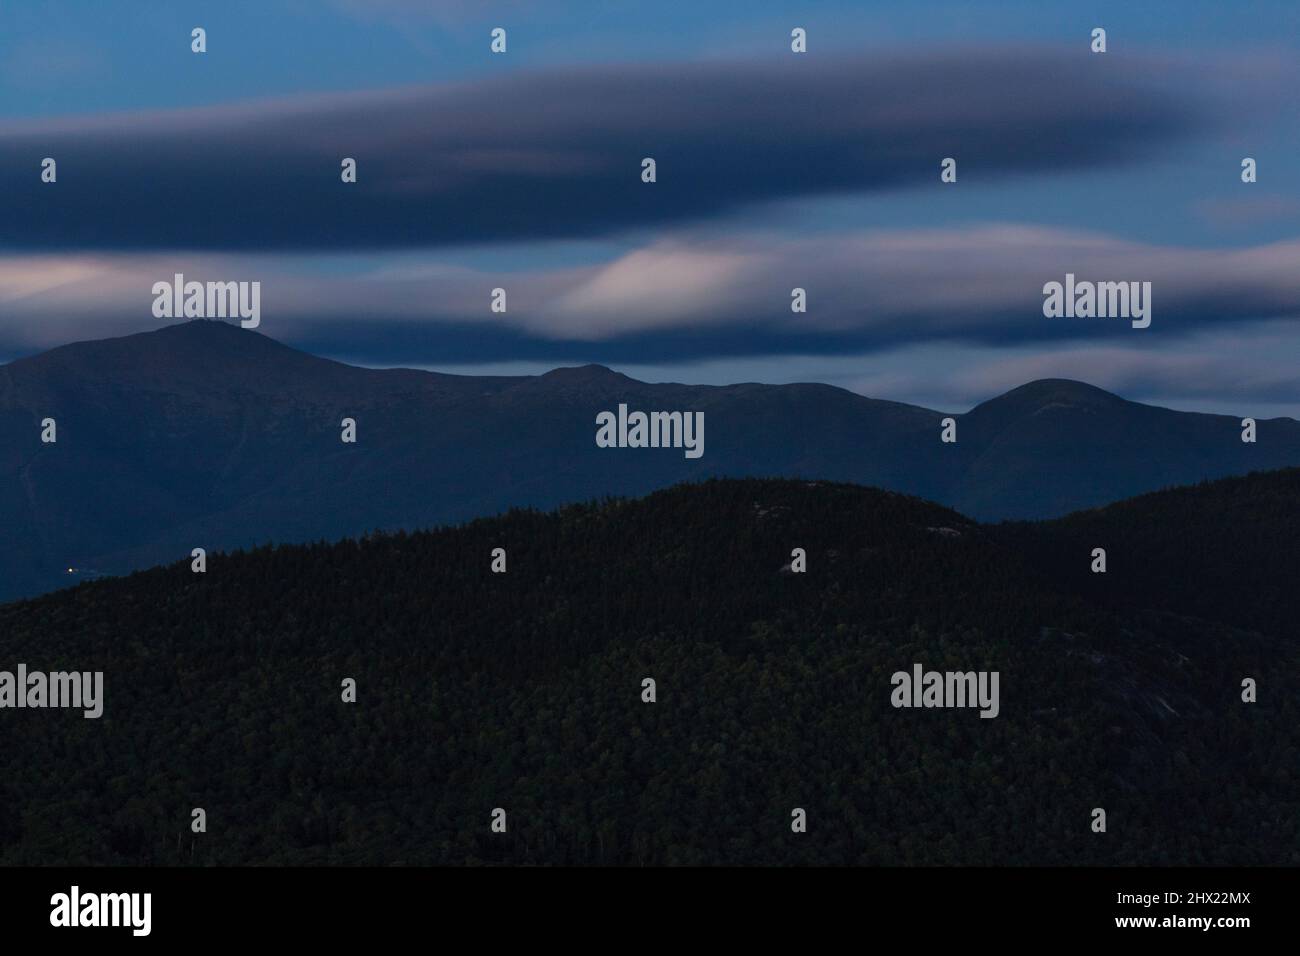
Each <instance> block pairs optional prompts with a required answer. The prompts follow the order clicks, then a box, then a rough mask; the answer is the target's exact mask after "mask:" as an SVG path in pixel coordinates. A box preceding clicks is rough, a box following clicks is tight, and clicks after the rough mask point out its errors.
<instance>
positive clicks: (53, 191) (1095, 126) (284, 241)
mask: <svg viewBox="0 0 1300 956" xmlns="http://www.w3.org/2000/svg"><path fill="white" fill-rule="evenodd" d="M1100 59H1101V58H1098V57H1093V58H1091V59H1089V56H1088V54H1086V53H1076V52H1043V51H1041V50H1040V51H1034V52H1030V51H1026V50H988V49H982V50H979V51H974V50H969V51H968V50H954V51H949V52H946V53H941V54H927V55H924V56H922V55H914V56H909V57H904V58H896V59H889V60H885V59H872V60H855V61H846V60H838V61H831V60H828V59H825V58H813V57H795V56H788V57H786V58H784V59H780V60H777V59H774V60H771V61H768V62H748V63H730V64H724V63H697V64H677V65H640V66H619V67H613V66H611V67H602V68H584V69H569V70H554V71H549V72H542V73H530V74H510V75H506V76H501V77H497V78H492V79H488V80H481V81H476V82H472V83H467V84H463V85H454V86H438V87H428V88H417V89H404V90H398V91H387V92H379V93H358V94H351V95H347V96H333V97H313V98H305V99H295V100H276V101H267V102H260V103H252V104H247V105H238V106H222V107H213V108H208V109H201V110H188V111H183V112H182V111H178V112H166V113H149V114H130V115H117V116H105V117H95V118H91V119H71V120H58V121H48V122H42V123H37V124H24V125H18V126H13V127H11V128H10V129H8V130H6V131H4V132H0V171H2V174H3V181H4V183H5V188H4V189H2V190H0V248H4V249H9V250H24V251H45V250H56V249H68V250H75V249H91V250H93V249H107V250H148V249H169V248H170V249H177V248H188V249H214V250H234V251H238V250H254V249H256V250H259V251H266V250H271V249H279V250H296V249H300V250H329V249H367V248H374V249H379V248H395V247H404V246H411V247H415V246H439V245H453V244H467V243H479V242H496V241H516V240H527V239H539V238H554V237H583V236H601V235H608V234H611V233H614V232H617V231H620V230H624V229H627V228H630V227H637V226H650V225H662V224H668V223H678V222H686V221H691V220H698V219H703V218H708V217H713V216H717V215H720V214H724V213H727V212H729V211H732V210H735V209H737V208H739V207H742V206H744V205H746V204H750V203H755V202H762V201H765V200H773V199H782V198H789V197H797V196H810V195H818V194H830V193H836V192H846V191H869V190H886V189H895V188H901V187H905V186H908V185H914V184H920V183H935V184H936V185H937V183H938V173H939V161H940V160H941V159H942V158H943V157H945V156H955V157H958V159H959V163H960V178H961V181H963V182H971V181H976V182H978V181H980V180H987V179H991V178H994V177H1001V176H1007V175H1013V174H1022V173H1031V172H1036V171H1047V170H1063V169H1070V168H1076V167H1080V166H1096V165H1100V164H1103V163H1108V162H1118V161H1125V162H1128V161H1133V160H1134V159H1136V158H1140V157H1141V156H1142V155H1144V154H1145V153H1147V152H1149V151H1151V150H1154V149H1158V148H1161V147H1166V146H1169V145H1171V144H1172V143H1174V142H1176V141H1177V140H1178V139H1179V138H1180V137H1183V136H1187V135H1191V134H1193V133H1195V132H1196V131H1197V130H1198V129H1200V128H1201V127H1202V126H1203V125H1204V124H1205V123H1206V122H1208V121H1209V120H1210V117H1209V116H1208V115H1206V114H1205V113H1203V112H1201V111H1200V110H1198V109H1197V108H1196V107H1194V106H1193V104H1192V103H1191V102H1190V98H1189V97H1184V96H1180V95H1178V94H1175V93H1173V92H1171V87H1169V86H1165V85H1162V84H1153V83H1152V82H1151V81H1150V79H1149V76H1150V72H1151V71H1149V70H1148V71H1147V72H1146V73H1142V74H1139V73H1136V72H1134V71H1133V69H1132V67H1130V66H1127V65H1126V64H1125V61H1123V60H1122V59H1118V58H1116V59H1109V58H1108V59H1107V62H1106V64H1105V65H1104V66H1103V65H1102V64H1100V63H1099V62H1098V61H1099V60H1100ZM46 156H51V157H54V158H55V159H56V160H57V161H58V183H57V184H56V185H54V186H50V185H46V184H42V183H41V182H40V181H39V169H40V162H41V160H42V158H44V157H46ZM345 156H346V157H355V158H356V159H357V160H358V163H359V170H360V175H359V182H358V183H357V184H355V185H344V184H342V183H341V182H340V179H339V171H340V167H339V164H340V161H341V159H342V158H343V157H345ZM644 156H653V157H654V158H655V159H656V160H657V162H658V173H659V181H658V182H657V183H655V184H654V185H645V184H643V183H642V182H641V180H640V162H641V159H642V157H644Z"/></svg>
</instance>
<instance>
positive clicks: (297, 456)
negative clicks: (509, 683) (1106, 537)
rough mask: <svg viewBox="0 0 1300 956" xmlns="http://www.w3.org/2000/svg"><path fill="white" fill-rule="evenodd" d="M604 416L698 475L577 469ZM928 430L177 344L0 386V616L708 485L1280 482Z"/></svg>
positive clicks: (1005, 423)
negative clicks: (315, 551) (392, 533)
mask: <svg viewBox="0 0 1300 956" xmlns="http://www.w3.org/2000/svg"><path fill="white" fill-rule="evenodd" d="M619 404H626V405H627V406H628V407H629V408H630V409H633V410H642V411H646V412H650V411H660V410H664V411H683V412H687V411H699V412H703V413H704V418H705V421H706V433H705V439H706V442H705V453H704V454H703V456H702V457H700V458H698V459H689V458H686V457H685V456H684V455H683V453H682V451H681V450H680V449H651V448H627V449H612V448H599V447H597V445H596V442H595V434H596V416H597V414H598V413H599V412H601V411H613V410H616V409H617V408H618V406H619ZM345 417H348V418H352V419H354V420H355V422H356V433H357V441H356V442H355V443H352V444H348V443H344V442H342V441H341V440H340V434H341V421H342V419H343V418H345ZM47 418H51V419H54V421H55V424H56V429H57V432H56V438H57V440H56V441H55V442H53V443H43V442H42V441H41V433H42V425H41V423H42V421H43V420H45V419H47ZM944 418H945V414H944V413H942V412H939V411H934V410H931V409H927V408H921V407H917V406H913V405H906V404H900V403H897V402H890V401H882V400H877V399H871V398H866V397H863V396H861V395H857V394H855V393H852V392H849V391H846V390H843V389H839V388H834V387H831V386H827V385H818V384H795V385H761V384H737V385H729V386H690V385H679V384H649V383H645V382H639V381H636V380H634V379H631V378H629V377H627V376H625V375H621V374H619V373H617V372H614V371H611V370H610V369H607V368H604V367H601V366H597V365H587V366H583V367H579V368H559V369H556V370H554V371H552V372H549V373H547V374H545V375H539V376H459V375H447V374H440V373H434V372H427V371H418V370H412V369H389V370H375V369H366V368H357V367H353V366H349V365H345V364H342V363H339V362H335V361H331V360H327V359H323V358H319V357H316V356H312V355H309V354H306V353H303V352H300V351H297V350H294V349H292V348H289V347H287V346H285V345H282V344H280V343H278V342H276V341H274V340H272V339H271V338H268V337H267V336H265V335H262V334H261V333H259V332H255V331H249V330H245V329H241V328H239V327H237V326H235V325H233V324H228V323H224V322H219V321H204V320H197V321H191V322H185V323H180V324H177V325H172V326H167V327H164V328H161V329H159V330H156V331H153V332H147V333H141V334H137V335H131V336H126V337H122V338H115V339H107V340H100V341H91V342H81V343H76V344H72V345H67V346H63V347H59V348H55V349H52V350H50V351H47V352H44V353H41V354H38V355H34V356H30V357H27V358H23V359H19V360H16V361H13V362H10V363H9V364H7V365H5V366H2V367H0V530H2V532H3V534H2V537H0V599H10V598H15V597H19V596H23V595H29V594H35V593H40V592H43V591H46V590H50V589H52V588H57V587H60V586H63V585H67V584H70V583H75V582H76V581H78V580H81V579H84V578H85V577H87V576H96V575H100V574H119V573H122V572H125V571H129V570H132V569H136V568H142V567H147V566H151V565H154V564H159V563H166V562H170V561H173V560H176V559H178V558H180V557H184V556H188V555H189V554H190V552H191V550H192V549H193V548H196V547H203V548H205V549H207V550H208V551H213V550H219V549H231V548H243V547H252V546H255V545H258V544H263V543H267V542H295V541H299V542H301V541H315V540H320V539H329V540H333V539H338V538H343V537H347V536H356V535H361V534H364V533H366V532H369V531H373V530H379V529H388V530H391V529H399V528H402V529H414V528H421V527H431V526H437V525H443V524H450V523H457V522H461V521H464V520H468V519H472V518H475V517H479V516H484V515H491V514H496V513H500V512H502V511H504V510H505V509H507V508H510V507H515V506H531V507H539V508H549V507H553V506H556V505H560V504H563V503H566V502H576V501H584V500H590V499H594V498H598V497H601V496H605V495H620V496H623V495H627V496H636V495H642V494H645V493H648V492H650V491H653V490H655V489H658V488H663V487H666V486H670V485H673V484H676V483H678V482H682V481H690V480H699V479H704V478H708V477H723V476H725V477H750V476H754V477H804V478H813V479H820V480H833V481H846V482H854V483H859V484H866V485H872V486H876V487H879V488H884V489H890V490H895V491H901V492H905V493H908V494H913V495H917V496H919V497H923V498H926V499H929V500H933V501H936V502H939V503H941V504H944V505H948V506H951V507H953V508H955V509H957V510H959V511H961V512H962V513H964V514H967V515H969V516H970V517H972V518H975V519H979V520H985V521H988V520H1000V519H1032V518H1045V517H1054V516H1058V515H1063V514H1066V513H1068V512H1071V511H1075V510H1079V509H1086V508H1093V507H1096V506H1099V505H1104V504H1106V503H1108V502H1112V501H1115V500H1118V499H1121V498H1125V497H1128V496H1131V495H1136V494H1140V493H1143V492H1147V491H1152V490H1155V489H1159V488H1163V487H1167V486H1172V485H1180V484H1187V483H1191V482H1196V481H1201V480H1204V479H1209V478H1215V477H1220V476H1225V475H1232V474H1242V473H1246V472H1249V471H1252V470H1262V469H1272V468H1280V467H1284V466H1288V465H1296V464H1300V422H1296V421H1295V420H1293V419H1289V418H1288V419H1271V420H1266V421H1260V422H1259V423H1258V441H1257V442H1255V443H1245V442H1243V441H1242V440H1241V422H1240V419H1238V418H1236V417H1233V416H1223V415H1206V414H1198V413H1189V412H1178V411H1172V410H1169V409H1164V408H1157V407H1152V406H1148V405H1143V404H1139V403H1136V402H1131V401H1126V400H1125V399H1123V398H1120V397H1118V396H1116V395H1113V394H1110V393H1108V392H1106V391H1103V390H1101V389H1098V388H1095V387H1092V386H1090V385H1086V384H1083V383H1080V382H1073V381H1066V380H1059V379H1049V380H1042V381H1035V382H1031V383H1029V384H1026V385H1024V386H1021V387H1020V388H1017V389H1014V390H1012V391H1010V392H1007V393H1006V394H1004V395H1001V396H998V397H996V398H993V399H991V400H989V401H986V402H984V403H982V404H980V405H978V406H976V407H975V408H973V409H971V410H970V411H969V412H966V413H964V414H955V415H953V416H952V418H953V419H954V420H955V421H956V435H957V441H956V442H955V443H944V442H942V441H941V440H940V435H941V430H942V426H941V421H942V420H943V419H944ZM69 569H72V570H71V571H70V570H69Z"/></svg>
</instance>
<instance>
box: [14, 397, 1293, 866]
mask: <svg viewBox="0 0 1300 956" xmlns="http://www.w3.org/2000/svg"><path fill="white" fill-rule="evenodd" d="M527 387H530V388H539V387H541V384H540V383H538V382H529V383H528V384H527ZM513 390H514V389H513V388H512V389H511V391H513ZM1295 492H1296V487H1295V474H1294V473H1289V474H1286V475H1276V476H1252V477H1251V478H1248V479H1244V480H1243V481H1240V482H1238V481H1236V480H1233V481H1228V482H1220V483H1217V484H1216V485H1212V486H1209V487H1207V488H1200V489H1180V490H1175V491H1170V492H1165V493H1162V494H1158V495H1154V496H1150V497H1148V498H1144V499H1139V500H1137V501H1134V502H1126V503H1123V504H1121V505H1116V506H1114V507H1113V508H1108V509H1104V510H1103V511H1102V512H1099V513H1097V514H1096V515H1092V516H1089V515H1081V516H1074V517H1072V518H1069V519H1066V520H1064V521H1061V522H1050V523H1045V524H1043V525H1040V526H1034V527H1032V528H1026V527H1024V526H1020V525H999V526H986V525H979V524H976V523H974V522H972V521H970V520H968V519H966V518H965V517H963V516H962V515H960V514H958V513H956V512H953V511H950V510H948V509H946V508H944V507H941V506H939V505H934V504H930V503H928V502H925V501H922V500H919V499H916V498H911V497H905V496H902V495H898V494H894V493H890V492H886V491H879V490H874V489H867V488H861V487H854V486H847V485H839V484H831V483H825V482H797V481H788V480H785V481H774V480H768V481H759V480H746V481H736V480H727V481H712V482H707V483H703V484H696V485H686V486H680V487H675V488H672V489H670V490H666V491H662V492H659V493H656V494H653V495H651V496H649V497H647V498H645V499H643V500H636V501H627V500H612V501H606V502H604V503H601V504H590V505H577V506H571V507H567V508H564V509H562V510H560V511H557V512H555V513H551V514H541V513H537V512H533V511H512V512H510V513H509V514H507V515H505V516H502V517H499V518H494V519H487V520H479V521H475V522H472V523H469V524H467V525H465V526H463V527H458V528H454V529H448V530H440V531H435V532H421V533H416V534H404V533H403V534H396V535H381V536H368V537H366V538H365V539H363V540H345V541H342V542H340V543H336V544H329V545H325V544H315V545H300V546H284V547H278V548H274V549H272V548H260V549H257V550H254V551H252V552H248V553H236V554H232V555H221V554H214V555H212V556H211V557H210V559H209V565H208V570H207V572H206V573H205V574H195V573H192V572H191V571H190V569H189V564H188V562H187V561H186V562H181V563H178V564H174V565H172V566H170V567H165V568H157V569H153V570H149V571H144V572H140V573H137V574H133V575H130V576H128V577H123V578H117V579H112V580H105V581H98V582H93V583H88V584H83V585H82V586H80V587H77V588H74V589H69V590H64V591H60V592H58V593H55V594H50V595H46V596H44V597H41V598H37V599H34V600H31V601H26V602H21V603H16V604H11V605H7V606H4V607H0V662H3V663H2V665H0V666H3V667H7V668H12V667H14V666H16V664H17V663H19V662H22V663H26V664H27V665H28V667H29V668H31V669H44V670H56V669H72V668H75V669H79V670H102V671H103V672H104V674H105V703H104V716H103V717H102V718H100V719H99V720H86V719H84V718H82V717H81V715H80V714H79V713H76V712H66V711H36V710H6V711H3V712H0V719H3V721H4V723H5V726H6V736H5V746H4V747H3V748H0V864H38V863H39V864H51V863H96V864H98V863H104V864H125V863H141V864H183V865H190V864H316V863H331V864H362V863H364V864H391V863H407V864H426V863H450V864H482V863H527V864H594V863H607V864H628V865H635V864H652V863H668V864H687V863H691V864H715V863H716V864H774V863H805V864H819V863H829V864H845V863H859V864H884V865H892V864H1049V865H1056V864H1062V865H1067V864H1068V865H1078V864H1141V865H1151V864H1224V865H1228V864H1291V865H1295V864H1297V863H1300V851H1298V849H1297V848H1298V847H1300V776H1298V773H1300V764H1298V763H1297V761H1296V757H1297V754H1298V753H1300V698H1297V696H1296V694H1295V681H1296V675H1297V674H1298V673H1300V667H1298V666H1297V665H1298V664H1300V657H1298V656H1297V643H1296V641H1295V634H1294V633H1293V632H1291V631H1289V630H1288V631H1287V632H1286V633H1278V632H1275V631H1272V630H1270V629H1268V628H1267V627H1263V626H1262V625H1263V624H1265V623H1267V621H1268V620H1270V619H1271V618H1273V617H1276V618H1277V619H1278V620H1282V621H1294V620H1295V615H1296V612H1297V607H1296V604H1297V600H1298V598H1297V592H1296V591H1295V590H1294V589H1292V590H1290V591H1287V592H1284V593H1279V594H1278V595H1276V597H1277V598H1278V599H1279V600H1281V601H1282V602H1283V603H1281V604H1279V605H1276V606H1274V608H1273V612H1274V613H1273V614H1270V615H1266V616H1262V617H1259V618H1255V617H1253V616H1252V615H1251V614H1249V613H1246V614H1242V613H1241V608H1242V605H1241V604H1240V603H1239V601H1238V598H1249V597H1250V596H1251V595H1252V594H1254V593H1255V592H1254V591H1253V590H1252V588H1253V587H1254V584H1255V581H1254V580H1253V579H1252V577H1251V575H1252V574H1253V573H1254V572H1256V571H1257V570H1258V569H1261V568H1267V567H1269V566H1271V565H1272V564H1273V563H1274V562H1284V563H1285V566H1286V567H1288V568H1290V569H1293V568H1294V567H1295V561H1294V558H1295V551H1294V549H1295V545H1294V542H1295V540H1296V536H1297V534H1300V514H1298V510H1297V508H1296V507H1295V504H1296V494H1295ZM1234 502H1235V503H1234ZM1089 522H1092V523H1091V524H1090V523H1089ZM1263 527H1269V528H1271V529H1272V531H1271V533H1270V535H1269V536H1262V535H1259V534H1252V533H1250V529H1252V528H1253V529H1259V528H1263ZM1098 536H1101V538H1103V539H1104V540H1105V541H1106V543H1107V544H1108V546H1109V548H1110V560H1111V571H1110V572H1109V573H1108V575H1107V576H1106V578H1107V585H1108V586H1111V587H1113V588H1115V589H1116V590H1118V591H1127V592H1130V594H1131V596H1132V597H1134V598H1137V599H1138V600H1135V601H1129V600H1122V601H1121V600H1115V599H1114V597H1115V596H1114V595H1113V594H1102V595H1097V596H1090V595H1088V594H1085V593H1082V592H1080V591H1078V589H1077V588H1075V587H1074V585H1075V583H1076V582H1074V581H1073V579H1072V578H1071V576H1070V569H1071V568H1074V567H1075V566H1077V565H1080V564H1082V565H1084V566H1086V564H1087V562H1088V554H1087V552H1086V551H1084V552H1083V553H1080V552H1081V549H1082V548H1084V547H1085V546H1086V545H1089V544H1090V543H1091V542H1092V541H1093V540H1094V539H1096V538H1097V537H1098ZM498 547H499V548H504V549H506V553H507V562H508V563H507V568H508V570H507V572H506V573H505V574H493V573H491V571H490V562H491V551H492V549H494V548H498ZM794 548H803V549H805V551H806V553H807V562H808V564H807V571H806V572H805V573H802V574H795V573H790V571H789V570H788V568H787V566H788V565H789V563H790V560H791V552H792V549H794ZM1175 548H1177V549H1181V551H1182V552H1183V557H1182V558H1181V559H1179V563H1178V564H1177V565H1176V567H1173V568H1170V570H1169V573H1161V568H1162V564H1161V563H1162V562H1167V561H1169V560H1171V555H1172V554H1173V550H1174V549H1175ZM1207 555H1208V556H1211V558H1209V559H1198V557H1197V556H1207ZM1233 568H1235V569H1237V570H1233ZM1063 569H1064V570H1063ZM1220 574H1222V575H1225V577H1226V578H1235V582H1234V581H1233V580H1226V579H1225V580H1224V581H1223V582H1216V580H1215V579H1216V576H1218V575H1220ZM1130 576H1133V577H1132V580H1131V581H1129V580H1128V579H1129V577H1130ZM1137 581H1141V582H1143V583H1141V584H1136V583H1133V582H1137ZM1198 590H1199V591H1201V592H1202V598H1201V599H1200V600H1199V603H1197V604H1195V605H1194V606H1193V605H1191V604H1189V602H1188V599H1187V597H1186V595H1188V594H1191V593H1194V592H1196V591H1198ZM1216 601H1219V602H1222V603H1215V602H1216ZM1193 612H1195V613H1193ZM1288 615H1289V617H1288ZM914 663H920V664H922V665H924V666H925V667H926V668H930V669H936V670H945V671H947V670H961V671H965V670H989V671H997V672H998V673H999V675H1000V676H999V686H1000V689H999V702H1000V713H999V715H998V716H997V717H996V718H994V719H981V718H980V717H979V716H978V713H977V711H976V710H975V709H917V710H906V709H896V708H894V707H892V706H891V704H890V695H891V690H892V685H891V679H890V678H891V675H892V674H893V673H894V672H895V671H899V670H902V671H909V670H910V669H911V667H912V665H913V664H914ZM1244 677H1251V678H1254V679H1255V680H1256V681H1257V682H1258V685H1259V702H1258V703H1256V704H1246V703H1243V702H1242V701H1241V699H1240V688H1241V681H1242V679H1243V678H1244ZM345 678H352V679H354V680H355V681H356V686H357V700H356V703H354V704H345V703H343V702H342V700H341V696H340V694H341V683H342V681H343V680H344V679H345ZM646 678H652V679H653V680H654V681H655V682H656V692H657V701H656V702H655V703H653V704H648V703H644V702H643V701H642V688H643V683H642V682H643V680H644V679H646ZM194 807H202V808H204V809H205V810H206V812H207V820H208V831H207V832H206V833H204V834H193V833H191V831H190V820H191V816H190V814H191V810H192V808H194ZM497 807H501V808H504V809H505V810H506V811H507V814H508V818H507V819H508V830H507V832H506V833H505V834H494V833H492V832H491V830H490V819H491V814H492V811H493V809H494V808H497ZM796 807H798V808H802V809H804V810H805V811H806V813H807V820H808V828H807V832H806V833H800V834H796V833H792V832H791V828H790V823H791V811H792V809H794V808H796ZM1095 807H1102V808H1104V809H1105V810H1106V812H1107V816H1108V828H1107V832H1106V833H1105V834H1095V833H1093V832H1092V831H1091V829H1090V824H1091V822H1092V816H1091V814H1092V810H1093V808H1095Z"/></svg>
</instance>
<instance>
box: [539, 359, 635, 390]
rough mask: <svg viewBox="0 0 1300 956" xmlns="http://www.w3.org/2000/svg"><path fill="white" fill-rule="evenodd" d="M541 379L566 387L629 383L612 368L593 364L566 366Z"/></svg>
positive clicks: (628, 379)
mask: <svg viewBox="0 0 1300 956" xmlns="http://www.w3.org/2000/svg"><path fill="white" fill-rule="evenodd" d="M542 379H543V380H544V381H548V382H560V383H563V384H566V385H576V384H586V383H590V382H630V381H632V379H630V378H628V377H627V376H626V375H624V374H623V373H621V372H615V371H614V370H613V369H612V368H606V367H605V366H604V365H596V364H594V363H592V364H588V365H575V366H566V367H564V368H555V369H551V371H549V372H547V373H545V374H544V375H542Z"/></svg>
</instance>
